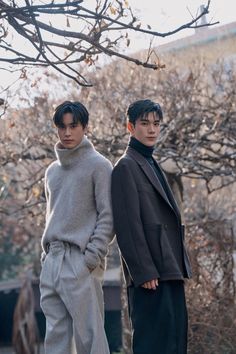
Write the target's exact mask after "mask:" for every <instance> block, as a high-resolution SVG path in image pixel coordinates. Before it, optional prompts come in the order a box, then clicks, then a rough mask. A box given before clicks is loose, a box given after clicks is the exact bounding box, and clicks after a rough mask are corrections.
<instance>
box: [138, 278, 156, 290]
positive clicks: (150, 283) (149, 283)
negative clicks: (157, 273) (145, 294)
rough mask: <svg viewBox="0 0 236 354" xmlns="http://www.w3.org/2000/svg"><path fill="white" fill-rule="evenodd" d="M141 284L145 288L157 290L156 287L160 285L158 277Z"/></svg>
mask: <svg viewBox="0 0 236 354" xmlns="http://www.w3.org/2000/svg"><path fill="white" fill-rule="evenodd" d="M141 286H142V288H145V289H150V290H151V289H152V290H156V288H157V287H158V279H153V280H149V281H146V282H145V283H143V284H142V285H141Z"/></svg>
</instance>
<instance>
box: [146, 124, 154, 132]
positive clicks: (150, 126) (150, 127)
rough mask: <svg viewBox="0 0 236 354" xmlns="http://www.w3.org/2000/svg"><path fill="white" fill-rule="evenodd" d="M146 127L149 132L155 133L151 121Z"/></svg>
mask: <svg viewBox="0 0 236 354" xmlns="http://www.w3.org/2000/svg"><path fill="white" fill-rule="evenodd" d="M148 127H149V132H150V133H155V126H154V124H152V123H151V124H149V126H148Z"/></svg>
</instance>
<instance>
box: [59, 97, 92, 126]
mask: <svg viewBox="0 0 236 354" xmlns="http://www.w3.org/2000/svg"><path fill="white" fill-rule="evenodd" d="M66 113H71V114H72V115H73V123H74V124H78V123H79V122H80V123H81V125H82V127H83V128H85V127H86V126H87V125H88V121H89V113H88V111H87V109H86V107H85V106H84V105H83V104H82V103H80V102H70V101H65V102H63V103H61V104H60V105H59V106H57V108H56V109H55V112H54V115H53V122H54V124H55V126H56V127H61V126H62V125H63V116H64V114H66Z"/></svg>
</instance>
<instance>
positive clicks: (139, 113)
mask: <svg viewBox="0 0 236 354" xmlns="http://www.w3.org/2000/svg"><path fill="white" fill-rule="evenodd" d="M150 112H156V114H157V115H158V117H159V118H160V120H163V112H162V109H161V106H160V105H159V103H155V102H153V101H151V100H147V99H146V100H138V101H135V102H133V103H131V105H130V106H129V108H128V110H127V116H128V120H129V122H131V123H133V124H134V125H135V122H136V120H137V119H138V118H143V117H145V116H146V115H147V114H148V113H150Z"/></svg>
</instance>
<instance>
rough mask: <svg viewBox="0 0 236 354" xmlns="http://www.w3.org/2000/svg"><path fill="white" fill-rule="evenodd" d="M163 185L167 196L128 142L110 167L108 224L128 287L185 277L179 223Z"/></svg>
mask: <svg viewBox="0 0 236 354" xmlns="http://www.w3.org/2000/svg"><path fill="white" fill-rule="evenodd" d="M161 173H162V174H163V178H164V179H165V180H166V177H165V176H164V173H163V172H161ZM166 182H167V181H166ZM167 188H168V190H169V193H168V194H169V198H168V197H167V195H166V192H165V191H164V189H163V187H162V185H161V183H160V182H159V180H158V178H157V176H156V174H155V172H154V170H153V169H152V167H151V166H150V164H149V163H148V161H147V160H146V159H145V158H144V157H143V156H142V155H141V154H140V153H138V152H137V151H136V150H134V149H132V148H131V147H128V149H127V150H126V153H125V154H124V155H123V156H122V157H121V159H120V160H119V161H118V162H117V164H116V165H115V167H114V170H113V173H112V207H113V216H114V226H115V232H116V236H117V241H118V245H119V248H120V250H121V255H122V261H123V270H124V274H125V278H126V283H127V285H128V286H129V285H131V284H134V285H135V286H139V285H141V284H143V283H144V282H146V281H149V280H152V279H156V278H158V279H159V280H179V279H184V278H190V277H191V267H190V263H189V259H188V256H187V252H186V249H185V246H184V226H183V225H182V224H181V215H180V212H179V208H178V206H177V204H176V202H175V200H174V197H173V194H172V192H171V190H170V187H169V185H168V183H167Z"/></svg>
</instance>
